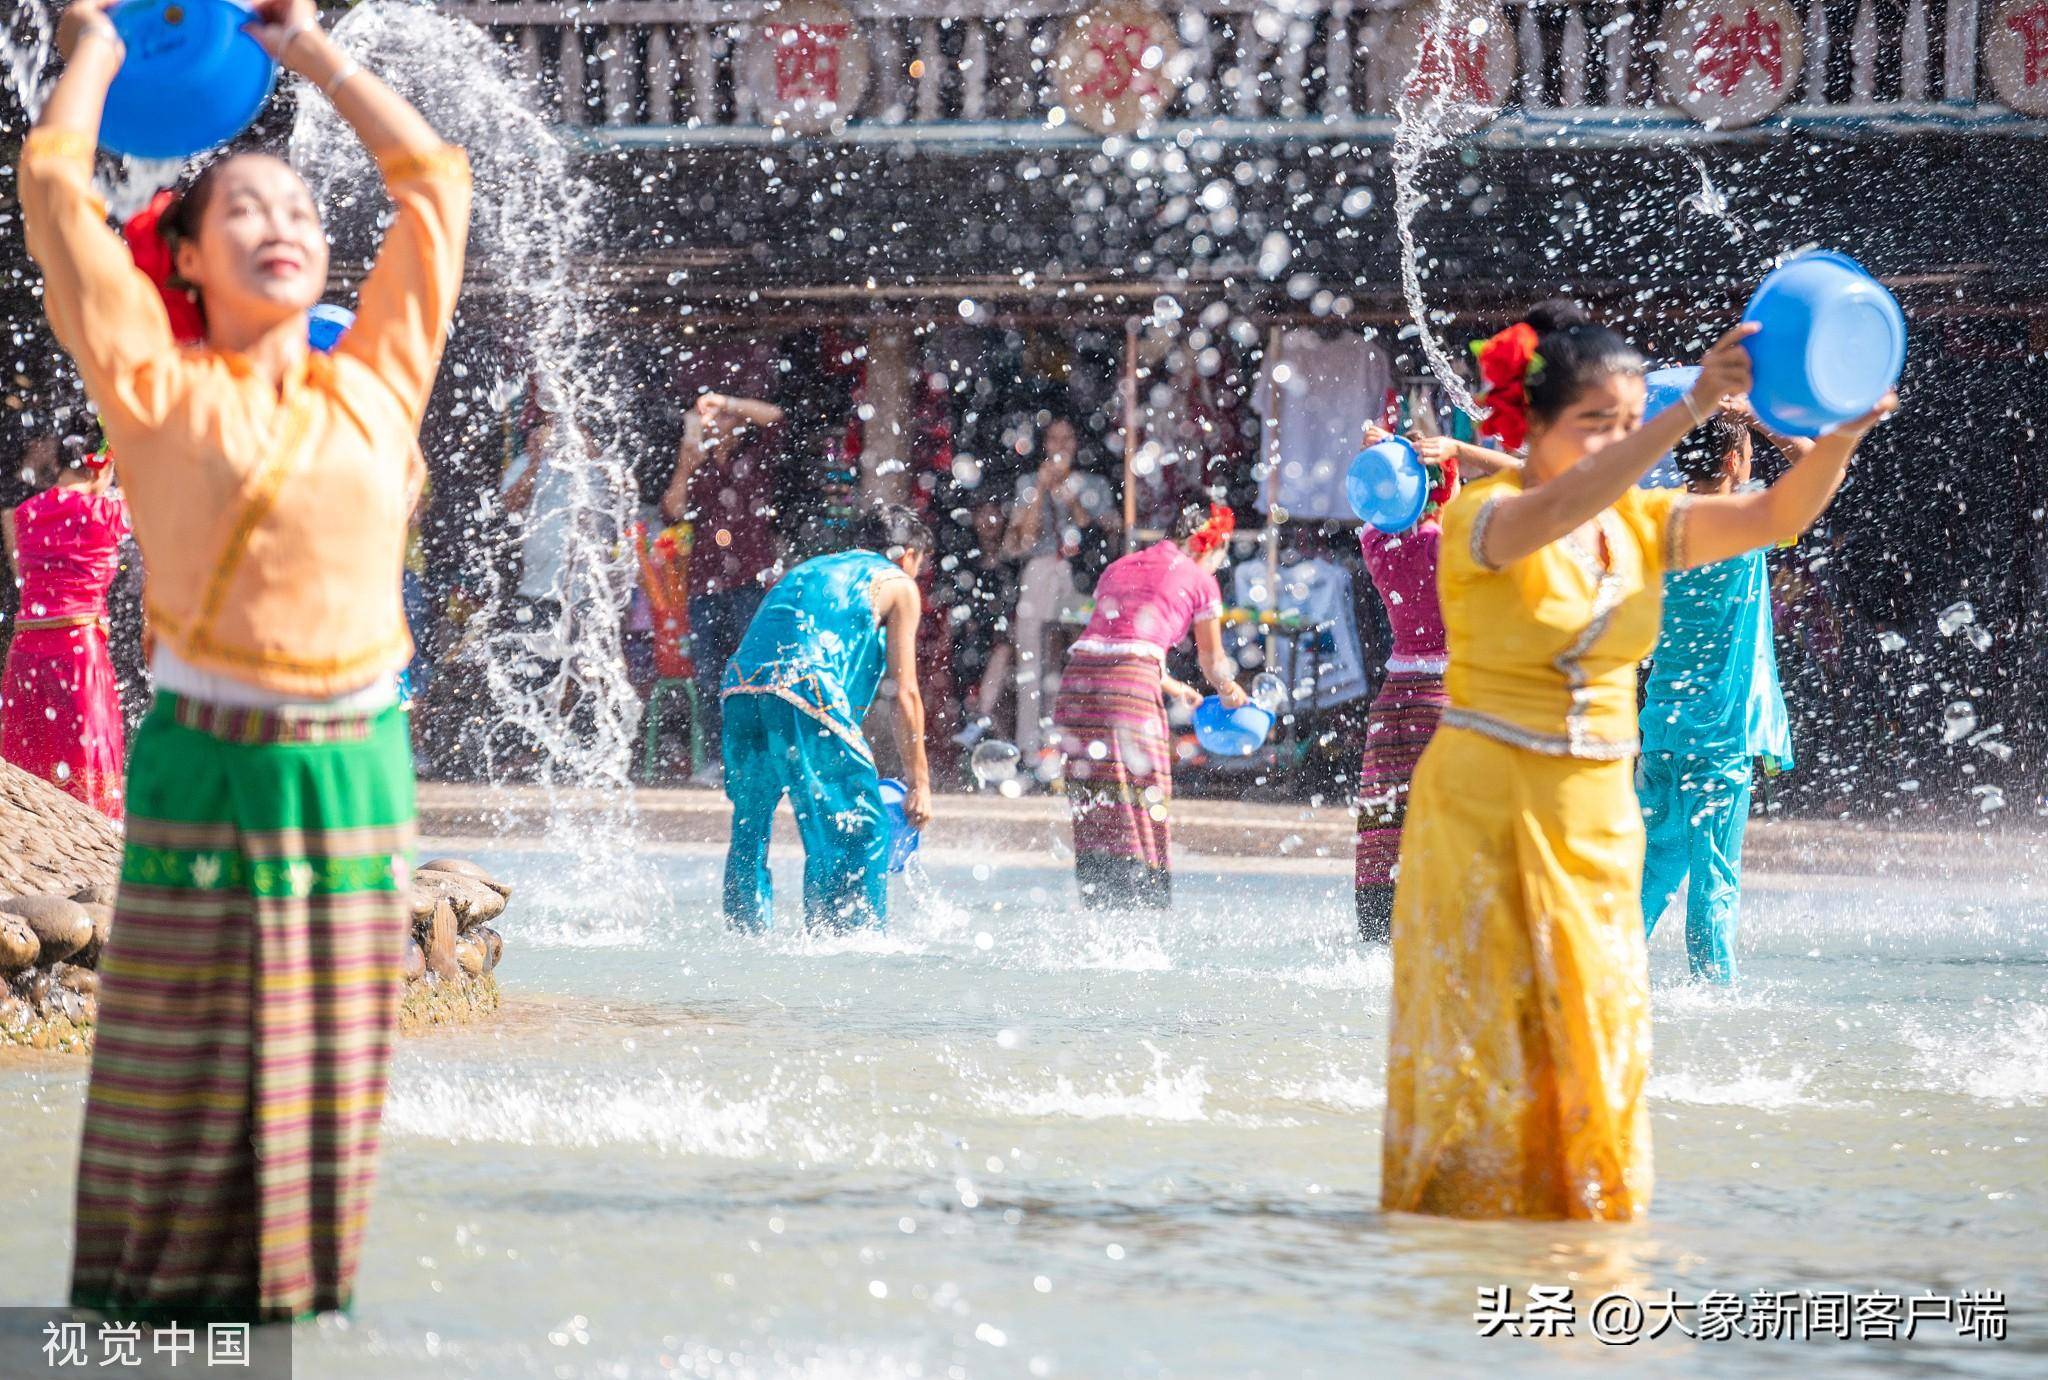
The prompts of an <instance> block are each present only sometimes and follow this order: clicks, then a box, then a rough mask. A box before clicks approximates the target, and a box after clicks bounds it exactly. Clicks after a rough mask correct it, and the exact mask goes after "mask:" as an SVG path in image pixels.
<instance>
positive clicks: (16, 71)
mask: <svg viewBox="0 0 2048 1380" xmlns="http://www.w3.org/2000/svg"><path fill="white" fill-rule="evenodd" d="M56 38H57V25H56V19H55V17H54V12H53V11H52V10H51V9H50V8H49V7H48V5H46V4H45V3H44V0H21V2H20V4H19V6H18V7H17V8H16V10H15V13H14V15H13V17H12V18H10V19H9V20H8V21H7V26H6V27H4V28H0V79H4V80H5V81H6V83H7V88H8V90H10V91H12V92H13V93H14V98H15V100H16V102H18V103H19V104H20V106H21V108H22V110H23V111H24V112H25V113H26V114H27V116H28V119H29V121H30V122H31V123H33V122H34V121H35V119H36V117H37V116H39V115H40V114H42V110H43V101H44V99H45V98H46V97H47V96H48V95H49V94H50V92H49V82H48V80H47V76H48V73H49V69H50V59H51V58H53V57H55V56H56V51H57V49H56ZM184 169H185V160H184V159H182V158H126V157H124V158H122V159H121V160H120V163H119V166H118V170H117V171H116V173H115V174H114V175H113V176H112V177H111V178H109V177H105V176H102V177H101V178H100V179H99V188H100V193H101V195H102V197H103V198H104V199H105V201H106V203H107V209H108V210H109V211H111V212H112V213H113V215H114V217H115V219H117V220H126V219H127V218H128V217H129V216H132V215H134V214H135V213H136V212H137V211H140V210H141V209H142V208H143V206H144V204H146V203H147V202H148V200H149V198H150V197H151V196H152V195H154V194H155V192H156V189H157V188H159V187H169V186H171V185H173V184H175V183H176V182H177V180H178V176H179V174H180V173H182V172H183V171H184Z"/></svg>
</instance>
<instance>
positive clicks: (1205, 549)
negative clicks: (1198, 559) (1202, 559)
mask: <svg viewBox="0 0 2048 1380" xmlns="http://www.w3.org/2000/svg"><path fill="white" fill-rule="evenodd" d="M1236 530H1237V514H1236V513H1233V512H1232V511H1230V508H1229V506H1228V505H1226V504H1222V503H1211V504H1210V505H1209V520H1208V521H1207V522H1205V523H1203V524H1202V525H1201V526H1200V527H1197V528H1196V529H1195V530H1194V531H1193V532H1192V533H1191V534H1189V536H1188V554H1189V555H1190V556H1206V555H1208V554H1209V553H1210V552H1211V551H1214V550H1216V549H1217V548H1218V547H1220V546H1222V545H1223V543H1224V542H1226V541H1228V540H1230V534H1231V533H1232V532H1235V531H1236Z"/></svg>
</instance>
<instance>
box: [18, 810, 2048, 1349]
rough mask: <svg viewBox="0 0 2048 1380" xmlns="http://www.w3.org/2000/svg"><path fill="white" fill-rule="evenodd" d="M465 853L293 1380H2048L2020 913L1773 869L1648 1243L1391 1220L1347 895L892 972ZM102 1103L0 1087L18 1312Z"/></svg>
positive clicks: (687, 891) (1374, 971) (1660, 1139)
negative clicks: (1210, 1379) (1566, 1301)
mask: <svg viewBox="0 0 2048 1380" xmlns="http://www.w3.org/2000/svg"><path fill="white" fill-rule="evenodd" d="M483 860H484V861H486V862H487V863H489V864H490V865H492V866H493V867H495V868H497V869H499V870H500V872H501V873H502V875H504V876H506V877H508V878H509V879H511V880H513V881H515V882H516V883H518V884H519V885H520V886H521V888H522V894H521V895H520V897H519V900H518V902H517V903H516V904H515V910H514V916H515V918H514V919H513V920H512V922H511V923H510V924H509V925H508V926H507V932H508V936H509V943H508V955H507V966H506V967H505V968H504V969H503V970H501V976H502V977H503V978H504V980H505V987H506V991H507V995H508V1009H507V1011H506V1013H505V1016H504V1019H503V1020H501V1021H500V1022H499V1023H498V1024H496V1025H495V1026H493V1027H491V1028H489V1029H486V1030H483V1031H472V1032H462V1033H455V1034H443V1035H436V1036H430V1037H426V1038H421V1039H416V1040H409V1041H407V1042H406V1043H405V1044H404V1046H403V1048H402V1053H401V1055H400V1058H399V1060H398V1063H397V1065H396V1068H395V1070H394V1077H393V1085H392V1096H391V1102H390V1107H389V1113H388V1116H387V1120H386V1142H385V1145H386V1153H385V1160H384V1168H383V1178H382V1183H381V1192H380V1196H379V1199H378V1203H377V1207H376V1211H375V1214H374V1216H373V1218H372V1221H371V1231H370V1238H369V1242H368V1247H367V1254H366V1258H365V1262H364V1269H363V1276H362V1280H361V1285H360V1297H359V1301H358V1309H357V1313H356V1316H355V1318H354V1320H353V1322H352V1323H349V1324H346V1325H342V1324H338V1323H336V1322H334V1321H331V1320H330V1321H328V1322H325V1323H322V1324H319V1325H309V1326H305V1327H302V1328H301V1329H300V1330H299V1336H298V1338H297V1341H298V1347H299V1365H298V1373H299V1374H300V1375H302V1376H309V1377H333V1378H334V1380H364V1377H371V1376H376V1377H385V1376H393V1377H411V1376H422V1377H425V1376H472V1375H473V1376H485V1377H492V1378H493V1380H496V1378H497V1377H521V1376H535V1377H541V1376H574V1377H582V1376H593V1377H597V1376H619V1377H638V1376H659V1375H669V1374H681V1375H733V1376H774V1375H800V1376H820V1377H825V1376H849V1377H853V1376H860V1377H867V1376H880V1377H889V1376H906V1377H908V1376H1008V1375H1061V1376H1078V1377H1112V1376H1155V1375H1174V1376H1251V1375H1266V1376H1283V1375H1284V1376H1297V1375H1316V1376H1333V1377H1334V1376H1353V1375H1359V1374H1364V1373H1375V1374H1377V1373H1386V1374H1403V1373H1435V1372H1468V1371H1469V1370H1470V1369H1471V1368H1472V1367H1473V1366H1475V1365H1487V1364H1493V1365H1501V1366H1505V1367H1511V1368H1512V1369H1513V1371H1514V1372H1515V1373H1518V1374H1519V1373H1523V1372H1537V1373H1545V1372H1560V1373H1561V1372H1565V1371H1573V1372H1576V1371H1580V1370H1584V1369H1586V1368H1587V1367H1589V1366H1594V1365H1605V1366H1608V1367H1613V1366H1622V1365H1626V1366H1628V1367H1630V1368H1631V1369H1642V1368H1647V1369H1650V1370H1652V1371H1664V1370H1669V1371H1672V1372H1677V1371H1680V1370H1683V1371H1684V1372H1685V1373H1687V1374H1696V1373H1705V1374H1757V1373H1778V1372H1781V1371H1783V1370H1784V1369H1785V1368H1786V1367H1787V1366H1788V1365H1794V1364H1796V1365H1799V1366H1802V1367H1824V1368H1846V1369H1849V1370H1866V1369H1870V1368H1873V1367H1877V1366H1887V1367H1896V1366H1905V1367H1907V1368H1909V1369H1912V1370H1915V1371H1927V1372H1934V1373H1941V1374H1956V1375H2022V1374H2040V1373H2042V1372H2043V1370H2044V1368H2048V1329H2044V1327H2043V1325H2042V1320H2041V1315H2040V1312H2039V1304H2040V1300H2041V1298H2042V1294H2043V1287H2044V1285H2048V1250H2044V1249H2043V1246H2042V1242H2043V1240H2044V1238H2048V1187H2044V1185H2048V1152H2044V1144H2048V1115H2044V1111H2043V1108H2044V1107H2048V915H2044V907H2043V906H2042V905H2041V903H2040V902H2039V901H2038V900H2036V899H2032V898H2029V897H2025V896H2017V897H2016V896H2014V895H2012V894H2005V895H1999V894H1990V895H1976V894H1968V893H1963V892H1959V891H1957V890H1955V889H1952V888H1937V887H1928V888H1926V889H1922V890H1912V889H1907V888H1903V887H1901V886H1899V885H1896V884H1891V883H1886V884H1884V885H1883V886H1876V885H1856V884H1852V883H1841V884H1828V885H1825V886H1822V885H1802V884H1795V883H1789V882H1774V881H1772V880H1771V879H1763V884H1762V885H1760V886H1759V887H1757V888H1756V889H1755V890H1754V892H1753V894H1752V895H1751V897H1750V898H1749V903H1748V907H1747V911H1746V914H1745V921H1744V935H1743V961H1744V963H1745V965H1746V966H1745V976H1744V981H1743V984H1742V985H1741V986H1740V987H1738V988H1736V989H1734V990H1733V991H1726V992H1723V991H1714V990H1708V989H1701V988H1696V987H1693V986H1690V985H1688V984H1686V983H1685V982H1684V980H1683V978H1684V957H1683V953H1682V947H1681V934H1680V930H1681V928H1682V927H1681V926H1680V925H1678V924H1677V923H1675V922H1674V923H1671V924H1668V925H1666V926H1665V927H1664V928H1663V929H1662V930H1660V932H1659V934H1658V936H1657V939H1656V942H1655V943H1654V945H1653V946H1652V974H1653V979H1654V982H1655V993H1654V996H1655V1002H1656V1008H1657V1013H1656V1054H1655V1060H1654V1064H1653V1081H1652V1084H1651V1091H1652V1093H1653V1095H1654V1103H1653V1110H1654V1117H1655V1135H1656V1138H1657V1140H1656V1165H1657V1174H1658V1185H1657V1194H1656V1200H1655V1205H1654V1209H1653V1216H1652V1217H1651V1219H1650V1220H1649V1221H1648V1222H1646V1223H1642V1224H1635V1225H1630V1226H1601V1225H1584V1224H1574V1225H1563V1224H1472V1223H1444V1222H1434V1221H1428V1220H1420V1219H1413V1218H1388V1217H1385V1216H1383V1215H1381V1214H1380V1213H1379V1211H1378V1209H1377V1196H1378V1178H1379V1121H1380V1110H1381V1105H1382V1101H1383V1088H1382V1065H1383V1059H1384V1052H1385V1024H1386V1000H1387V990H1388V977H1389V973H1388V968H1387V963H1386V959H1385V957H1384V955H1383V954H1377V953H1367V952H1362V951H1361V950H1360V949H1359V948H1358V946H1357V945H1356V944H1355V943H1354V942H1353V941H1352V940H1351V938H1350V894H1349V889H1348V886H1347V885H1346V883H1345V881H1344V879H1343V878H1341V877H1335V876H1329V875H1321V876H1306V875H1301V874H1298V873H1297V874H1283V873H1277V872H1274V871H1271V870H1264V871H1258V872H1231V873H1208V874H1203V873H1200V872H1195V871H1185V872H1183V874H1182V875H1181V877H1180V878H1179V881H1178V886H1179V904H1178V907H1177V909H1176V910H1174V911H1173V912H1171V913H1170V914H1167V915H1164V916H1142V917H1141V916H1108V917H1103V916H1094V915H1090V914H1088V913H1087V912H1083V911H1081V910H1079V909H1078V908H1077V907H1076V906H1075V905H1074V904H1073V903H1072V892H1071V888H1072V882H1071V879H1070V877H1069V876H1068V874H1066V873H1065V872H1063V871H1061V870H1059V869H1058V868H1056V867H1053V866H1050V865H1046V866H1037V865H1032V864H1030V863H1028V862H1025V861H1020V860H1016V859H1010V858H993V859H991V860H990V861H986V862H982V863H979V864H972V863H969V862H966V861H962V860H957V859H956V860H953V861H936V862H934V863H933V865H932V867H931V871H930V873H929V875H928V876H927V877H926V878H925V879H924V880H923V881H922V882H921V883H920V884H918V885H916V886H914V887H913V888H911V889H910V890H913V891H914V892H915V893H916V894H915V895H908V894H905V893H903V892H899V898H898V915H897V918H896V923H895V925H894V927H893V929H892V931H891V932H890V933H889V934H888V935H887V936H882V937H860V938H851V939H835V940H830V941H811V940H807V939H805V938H803V937H802V936H801V935H800V934H798V933H795V932H794V931H793V929H792V928H790V927H787V926H786V927H785V928H784V929H783V930H782V931H781V932H780V933H778V934H776V935H774V936H771V937H769V938H767V939H766V940H755V939H745V938H741V937H738V936H733V935H728V934H727V933H725V932H724V931H723V930H722V929H721V928H720V927H719V926H718V924H717V921H716V918H715V909H716V902H715V896H716V868H717V866H718V859H717V857H716V856H715V855H713V854H711V853H709V852H705V851H689V850H683V851H676V852H671V853H667V854H663V855H661V856H660V857H659V859H658V863H657V865H658V868H659V871H660V874H661V882H662V885H664V886H665V887H666V889H667V891H668V892H669V896H670V900H669V901H668V902H667V903H665V904H664V905H663V906H662V907H660V909H661V910H662V911H663V912H664V913H665V914H666V915H667V916H668V917H669V918H667V919H665V920H663V921H661V922H659V923H657V924H655V925H653V926H651V927H645V928H642V927H636V926H631V925H622V924H613V923H610V922H608V921H607V920H606V918H605V916H604V915H603V914H601V913H600V914H595V915H593V914H592V909H593V906H592V903H591V902H590V901H589V900H588V899H587V898H586V897H583V896H579V895H563V894H559V893H557V894H550V886H551V884H553V879H555V878H558V877H561V876H564V875H566V874H567V869H565V868H563V867H562V866H561V865H560V864H561V860H560V859H559V858H556V857H551V856H549V855H547V854H544V853H539V852H509V851H508V852H505V853H503V854H500V855H496V856H488V857H485V858H483ZM780 880H781V884H782V886H783V892H782V895H783V897H784V904H785V909H786V908H787V906H788V905H789V904H790V903H791V901H792V899H793V897H794V896H795V892H796V888H795V880H796V879H795V876H794V873H793V869H792V871H791V872H790V873H787V874H784V875H783V876H782V877H781V878H780ZM84 1079H85V1067H84V1064H83V1063H82V1062H80V1061H57V1060H47V1059H46V1060H38V1061H24V1060H19V1059H17V1060H14V1061H11V1062H0V1166H4V1167H5V1171H6V1173H7V1175H8V1195H7V1196H8V1200H9V1201H10V1203H11V1204H12V1206H11V1208H10V1210H9V1212H8V1214H7V1216H6V1218H5V1225H4V1226H0V1253H4V1258H5V1259H6V1260H7V1262H8V1268H6V1269H5V1270H0V1303H41V1302H49V1301H53V1300H56V1299H58V1298H59V1297H60V1296H61V1295H62V1293H63V1289H64V1281H65V1274H66V1261H67V1256H68V1250H69V1228H70V1197H69V1195H70V1190H71V1180H72V1172H73V1166H72V1156H73V1154H74V1152H75V1143H76V1137H77V1133H78V1125H79V1120H80V1102H81V1099H82V1096H83V1091H84ZM1493 1285H1509V1286H1512V1287H1513V1288H1514V1289H1515V1292H1516V1295H1517V1296H1518V1297H1519V1296H1522V1295H1523V1294H1524V1293H1525V1291H1526V1290H1527V1288H1528V1287H1529V1286H1531V1285H1557V1286H1569V1287H1571V1288H1573V1289H1574V1290H1575V1295H1576V1298H1577V1299H1579V1300H1581V1301H1584V1300H1589V1299H1591V1298H1593V1297H1595V1296H1597V1295H1600V1294H1604V1293H1607V1292H1610V1291H1615V1292H1626V1293H1630V1294H1632V1295H1634V1296H1636V1297H1637V1298H1645V1297H1649V1296H1652V1295H1656V1296H1662V1295H1663V1294H1664V1293H1665V1292H1666V1291H1675V1292H1676V1294H1677V1295H1678V1297H1679V1298H1680V1299H1682V1300H1687V1301H1692V1300H1697V1299H1698V1298H1700V1296H1702V1295H1704V1294H1706V1293H1708V1291H1711V1290H1726V1291H1732V1292H1734V1293H1736V1294H1741V1295H1744V1296H1748V1295H1751V1294H1754V1293H1755V1292H1757V1291H1760V1290H1765V1291H1777V1290H1800V1289H1805V1290H1821V1289H1831V1288H1833V1289H1848V1290H1854V1291H1861V1292H1866V1293H1868V1292H1871V1291H1882V1292H1886V1293H1893V1294H1904V1295H1915V1294H1923V1293H1926V1292H1928V1291H1933V1292H1934V1293H1936V1294H1939V1295H1954V1294H1956V1293H1958V1292H1959V1291H1962V1290H1966V1289H1967V1290H1998V1291H2001V1292H2003V1293H2004V1295H2005V1296H2006V1300H2007V1307H2008V1310H2009V1313H2010V1322H2009V1337H2008V1339H2007V1340H2006V1341H2004V1342H2003V1343H1990V1342H1966V1341H1962V1340H1959V1339H1958V1338H1957V1337H1956V1336H1955V1328H1954V1327H1953V1326H1952V1325H1949V1324H1939V1325H1935V1326H1926V1325H1923V1326H1922V1328H1921V1330H1920V1335H1919V1337H1918V1338H1917V1339H1916V1340H1914V1341H1912V1342H1910V1343H1904V1342H1900V1343H1893V1342H1869V1341H1853V1340H1852V1341H1828V1342H1824V1343H1821V1342H1816V1343H1810V1344H1806V1345H1800V1346H1794V1345H1791V1344H1788V1343H1782V1342H1778V1343H1771V1342H1751V1341H1743V1340H1734V1341H1722V1342H1710V1341H1695V1340H1688V1339H1686V1338H1685V1337H1683V1336H1681V1335H1680V1334H1679V1333H1678V1332H1676V1331H1673V1332H1670V1333H1667V1334H1666V1335H1665V1336H1664V1337H1663V1338H1661V1339H1659V1340H1657V1341H1654V1342H1652V1341H1646V1342H1643V1343H1641V1344H1639V1345H1636V1346H1634V1347H1629V1348H1614V1347H1608V1346H1604V1345H1602V1344H1600V1343H1598V1342H1595V1341H1593V1340H1591V1339H1590V1338H1589V1337H1587V1336H1586V1335H1585V1331H1586V1329H1585V1325H1584V1323H1583V1320H1582V1322H1581V1326H1580V1328H1579V1332H1580V1335H1579V1336H1577V1337H1575V1338H1573V1339H1571V1340H1558V1339H1546V1340H1537V1339H1530V1338H1526V1337H1525V1338H1521V1339H1514V1338H1509V1337H1494V1338H1491V1339H1481V1338H1479V1337H1478V1335H1477V1327H1476V1325H1475V1322H1474V1316H1473V1315H1474V1312H1475V1306H1476V1303H1477V1290H1478V1289H1479V1287H1481V1286H1493Z"/></svg>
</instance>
